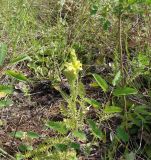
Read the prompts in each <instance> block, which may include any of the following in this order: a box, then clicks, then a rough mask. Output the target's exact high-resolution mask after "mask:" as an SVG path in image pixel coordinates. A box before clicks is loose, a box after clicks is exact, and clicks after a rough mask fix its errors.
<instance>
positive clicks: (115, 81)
mask: <svg viewBox="0 0 151 160" xmlns="http://www.w3.org/2000/svg"><path fill="white" fill-rule="evenodd" d="M120 79H121V71H118V72H117V73H116V75H115V77H114V79H113V81H112V84H113V86H116V85H117V83H118V82H119V81H120Z"/></svg>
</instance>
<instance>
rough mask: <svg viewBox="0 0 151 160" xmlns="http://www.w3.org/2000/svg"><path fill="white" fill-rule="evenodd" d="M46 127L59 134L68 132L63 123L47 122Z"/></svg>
mask: <svg viewBox="0 0 151 160" xmlns="http://www.w3.org/2000/svg"><path fill="white" fill-rule="evenodd" d="M46 126H47V127H49V128H51V129H53V130H55V131H57V132H59V133H61V134H66V133H67V132H68V129H67V128H66V126H65V124H64V123H63V122H54V121H49V122H47V124H46Z"/></svg>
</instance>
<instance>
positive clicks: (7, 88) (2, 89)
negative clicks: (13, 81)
mask: <svg viewBox="0 0 151 160" xmlns="http://www.w3.org/2000/svg"><path fill="white" fill-rule="evenodd" d="M0 92H2V93H5V94H12V93H13V87H12V86H6V85H0Z"/></svg>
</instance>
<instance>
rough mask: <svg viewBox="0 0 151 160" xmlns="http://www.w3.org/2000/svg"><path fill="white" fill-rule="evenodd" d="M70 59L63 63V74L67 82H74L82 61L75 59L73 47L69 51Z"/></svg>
mask: <svg viewBox="0 0 151 160" xmlns="http://www.w3.org/2000/svg"><path fill="white" fill-rule="evenodd" d="M70 57H71V61H70V62H66V63H65V67H66V69H65V71H64V73H65V76H66V77H67V79H68V81H69V83H72V82H75V81H76V80H77V78H78V74H79V72H80V71H81V70H82V63H81V62H80V61H79V60H78V59H77V56H76V53H75V50H74V49H71V51H70Z"/></svg>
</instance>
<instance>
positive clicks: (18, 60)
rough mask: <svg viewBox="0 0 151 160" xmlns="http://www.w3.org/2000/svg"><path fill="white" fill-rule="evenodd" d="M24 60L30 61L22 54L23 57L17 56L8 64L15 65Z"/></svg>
mask: <svg viewBox="0 0 151 160" xmlns="http://www.w3.org/2000/svg"><path fill="white" fill-rule="evenodd" d="M25 60H29V61H31V58H30V57H29V56H28V55H26V54H23V55H19V56H17V57H15V58H13V59H12V60H11V62H10V63H11V64H16V63H19V62H22V61H25Z"/></svg>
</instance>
